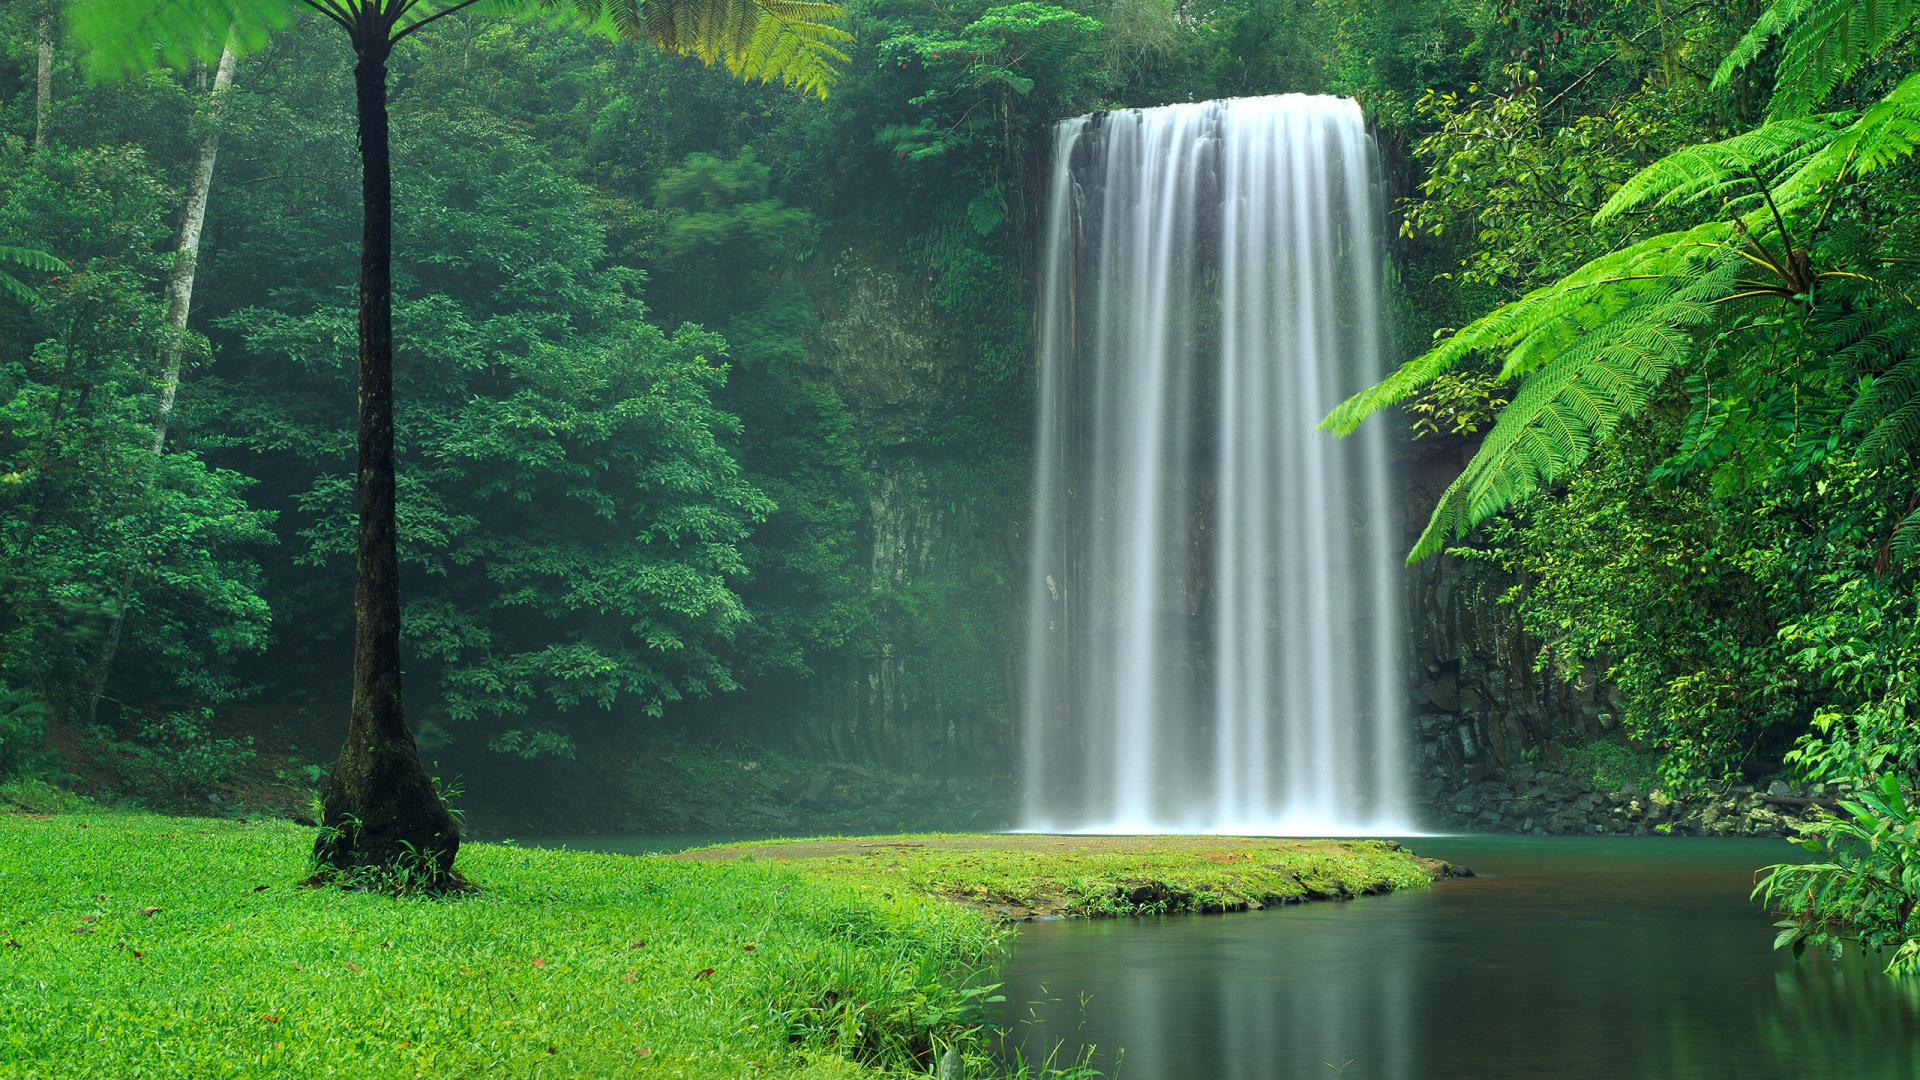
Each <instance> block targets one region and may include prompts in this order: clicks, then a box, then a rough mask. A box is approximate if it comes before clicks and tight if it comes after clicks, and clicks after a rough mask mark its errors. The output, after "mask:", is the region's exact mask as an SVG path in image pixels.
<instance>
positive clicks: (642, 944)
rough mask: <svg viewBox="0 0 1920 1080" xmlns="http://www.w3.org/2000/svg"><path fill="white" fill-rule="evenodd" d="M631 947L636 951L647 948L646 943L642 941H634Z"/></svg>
mask: <svg viewBox="0 0 1920 1080" xmlns="http://www.w3.org/2000/svg"><path fill="white" fill-rule="evenodd" d="M633 947H634V948H636V949H644V948H646V947H647V943H646V942H644V941H636V942H634V943H633Z"/></svg>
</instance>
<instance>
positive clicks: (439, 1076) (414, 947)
mask: <svg viewBox="0 0 1920 1080" xmlns="http://www.w3.org/2000/svg"><path fill="white" fill-rule="evenodd" d="M25 801H28V802H32V801H33V800H32V799H31V798H29V799H26V800H25ZM311 837H312V834H311V831H310V830H304V829H299V828H296V827H294V826H291V825H287V824H283V823H278V822H254V823H240V822H234V821H225V820H213V819H197V818H168V817H159V816H154V815H148V814H135V813H100V812H91V813H90V812H76V808H75V807H72V806H68V807H66V808H65V812H62V813H60V814H57V815H51V816H32V815H28V814H25V813H20V812H14V813H0V1076H5V1077H9V1078H12V1077H35V1078H39V1077H50V1078H51V1077H61V1078H65V1077H113V1078H116V1080H136V1078H161V1077H179V1078H194V1080H204V1078H207V1077H215V1076H218V1077H300V1078H308V1077H333V1076H339V1077H356V1078H359V1077H432V1078H435V1080H447V1078H452V1077H479V1076H488V1077H529V1078H531V1077H540V1078H543V1080H559V1078H562V1077H629V1076H631V1077H643V1076H644V1077H651V1076H660V1077H675V1076H684V1077H751V1076H783V1077H823V1078H824V1077H845V1076H862V1075H873V1074H874V1070H875V1069H876V1068H881V1067H885V1068H888V1069H890V1070H898V1071H909V1070H912V1071H919V1072H924V1071H925V1069H926V1065H925V1064H921V1063H923V1062H926V1061H928V1060H930V1057H931V1052H933V1051H934V1050H935V1048H936V1047H940V1048H944V1046H945V1045H947V1044H948V1043H950V1042H954V1041H957V1042H959V1043H960V1044H962V1045H963V1046H964V1047H965V1048H966V1049H967V1050H968V1052H969V1057H971V1058H973V1059H974V1065H975V1068H974V1069H973V1070H972V1071H971V1073H970V1074H971V1075H980V1072H981V1070H982V1068H983V1067H984V1066H985V1065H986V1062H985V1060H984V1058H983V1057H982V1056H981V1055H982V1054H983V1044H984V1040H983V1038H982V1037H981V1035H980V1033H979V1031H978V1028H977V1024H978V1020H979V1009H978V1008H977V1000H976V998H977V995H976V998H969V997H968V996H967V994H966V993H964V992H963V991H960V990H958V989H955V986H956V983H957V982H958V981H959V980H960V979H961V978H964V976H965V974H966V973H968V972H973V971H978V970H980V969H981V968H982V966H983V965H984V964H986V963H988V962H990V961H991V960H992V959H993V958H994V957H995V956H996V955H997V952H998V950H999V948H1000V946H1001V945H1002V943H1003V941H1004V938H1005V935H1006V931H1005V930H1004V928H1001V927H998V926H996V925H995V924H994V923H993V922H992V921H991V920H990V919H988V918H985V917H983V916H981V915H980V914H978V913H975V912H971V911H967V910H965V909H963V908H960V907H957V906H955V905H952V904H948V903H944V902H942V901H939V900H936V899H932V898H928V897H925V896H921V895H919V894H916V893H912V892H908V891H901V890H875V889H872V888H870V887H867V886H864V885H862V884H859V883H857V882H852V881H841V880H831V879H825V878H820V877H816V876H810V875H805V874H802V873H800V872H798V871H796V870H794V869H792V868H790V867H788V866H785V865H782V864H779V863H775V862H771V861H758V862H745V863H711V862H704V863H703V862H696V861H684V860H674V859H666V858H657V857H646V858H632V857H624V856H609V855H596V854H587V853H579V852H566V851H540V850H521V849H516V848H513V847H506V846H500V845H491V844H474V845H470V846H468V847H466V848H463V849H462V851H461V854H460V866H461V868H462V870H463V871H464V872H465V873H466V874H467V875H468V876H470V877H471V878H472V879H473V880H474V881H475V882H476V883H478V884H479V885H480V886H481V889H482V891H481V892H479V893H478V894H475V895H471V896H466V897H462V898H459V899H454V900H437V901H429V900H395V899H392V898H389V897H386V896H382V895H374V894H368V893H358V892H347V891H342V890H340V889H337V888H308V887H303V886H302V885H300V884H299V882H300V879H301V878H302V877H303V876H304V875H305V872H306V867H305V862H304V855H305V851H306V849H307V847H308V845H309V844H310V843H311ZM889 893H890V895H889ZM148 909H157V910H154V911H152V912H151V913H150V914H143V912H145V911H147V910H148ZM639 941H644V942H645V943H646V944H645V946H644V947H635V943H636V942H639Z"/></svg>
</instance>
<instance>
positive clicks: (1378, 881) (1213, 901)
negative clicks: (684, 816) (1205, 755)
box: [682, 835, 1446, 918]
mask: <svg viewBox="0 0 1920 1080" xmlns="http://www.w3.org/2000/svg"><path fill="white" fill-rule="evenodd" d="M682 857H683V858H686V859H692V860H727V861H731V862H732V865H737V866H752V865H764V864H766V863H769V862H771V863H773V864H775V865H786V866H791V867H795V868H797V869H799V870H800V872H801V873H803V874H805V875H807V876H808V877H809V878H810V879H813V880H818V881H831V882H842V883H846V884H850V885H858V886H864V887H866V888H868V889H870V890H872V891H874V892H877V893H879V894H881V895H882V896H884V897H889V898H891V897H900V896H913V895H934V896H941V897H946V898H948V899H952V900H958V901H961V902H962V903H966V904H971V905H974V906H978V907H981V908H984V909H986V910H988V911H990V912H993V913H996V914H999V915H1002V916H1007V917H1013V918H1022V917H1027V916H1030V915H1070V916H1081V917H1094V918H1099V917H1103V916H1113V915H1142V914H1157V913H1164V912H1185V911H1239V910H1245V909H1247V908H1259V907H1266V906H1269V905H1273V904H1281V903H1291V902H1296V901H1300V900H1310V899H1321V898H1327V897H1349V896H1359V895H1362V894H1365V893H1378V892H1386V891H1390V890H1393V889H1411V888H1424V887H1425V886H1426V885H1427V884H1429V882H1430V881H1431V880H1432V878H1433V877H1435V876H1439V875H1440V874H1443V873H1445V872H1446V868H1445V864H1443V863H1437V862H1435V861H1433V860H1426V859H1419V858H1417V857H1415V856H1413V855H1412V854H1410V853H1409V852H1407V851H1405V850H1403V849H1401V848H1400V847H1399V845H1398V844H1394V843H1391V842H1388V841H1378V840H1291V839H1271V838H1258V839H1249V838H1239V837H1209V836H1150V837H1059V836H1020V835H1014V836H1004V835H1003V836H968V835H953V836H940V835H929V836H903V837H857V838H839V839H833V840H788V841H769V842H765V843H749V844H723V845H719V846H716V847H712V848H704V849H701V850H700V851H695V852H688V853H686V854H685V855H684V856H682Z"/></svg>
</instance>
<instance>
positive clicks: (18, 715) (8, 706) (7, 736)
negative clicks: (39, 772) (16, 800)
mask: <svg viewBox="0 0 1920 1080" xmlns="http://www.w3.org/2000/svg"><path fill="white" fill-rule="evenodd" d="M46 718H47V707H46V705H45V704H43V703H42V702H41V700H40V698H39V696H38V695H36V694H33V693H31V692H29V691H26V690H13V689H6V688H0V780H6V779H8V778H10V777H14V776H19V775H23V774H25V773H26V772H28V771H29V770H31V769H33V768H34V767H36V766H37V765H39V764H40V762H41V761H43V760H44V759H45V757H46V750H47V733H46Z"/></svg>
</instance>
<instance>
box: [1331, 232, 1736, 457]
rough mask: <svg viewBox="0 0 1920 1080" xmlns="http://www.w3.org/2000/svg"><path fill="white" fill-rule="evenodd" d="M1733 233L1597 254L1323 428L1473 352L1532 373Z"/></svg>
mask: <svg viewBox="0 0 1920 1080" xmlns="http://www.w3.org/2000/svg"><path fill="white" fill-rule="evenodd" d="M1734 232H1735V227H1734V226H1733V225H1732V224H1730V223H1726V222H1709V223H1707V224H1704V225H1699V226H1695V227H1694V228H1692V229H1687V230H1684V231H1680V232H1672V233H1662V234H1661V235H1659V236H1654V237H1649V238H1648V239H1646V240H1643V241H1641V242H1640V243H1638V244H1635V245H1633V246H1631V247H1628V248H1625V249H1622V250H1620V251H1617V252H1613V253H1611V254H1608V255H1604V256H1601V257H1600V258H1598V259H1595V260H1593V261H1592V262H1589V263H1587V264H1586V265H1585V266H1582V267H1580V268H1579V269H1578V270H1575V271H1574V272H1572V273H1571V274H1568V275H1567V276H1566V277H1564V278H1561V279H1560V280H1559V281H1556V282H1554V283H1553V284H1551V285H1545V286H1542V287H1540V288H1538V289H1535V290H1533V291H1532V292H1530V293H1528V294H1527V295H1525V296H1523V297H1521V298H1520V299H1518V300H1515V301H1513V302H1511V303H1508V304H1503V305H1501V306H1500V307H1498V308H1496V309H1494V310H1493V311H1492V312H1490V313H1488V314H1487V315H1484V316H1482V317H1480V318H1478V319H1476V320H1474V321H1473V322H1471V323H1469V324H1467V325H1466V326H1465V327H1463V328H1462V329H1461V330H1460V331H1459V332H1458V333H1456V334H1454V335H1453V336H1452V337H1449V338H1447V339H1446V340H1444V341H1442V342H1441V343H1440V344H1439V345H1437V346H1435V347H1434V348H1433V349H1432V350H1431V351H1429V352H1427V353H1425V354H1423V355H1421V356H1418V357H1415V358H1414V359H1412V360H1409V361H1407V362H1406V363H1405V364H1403V365H1401V367H1400V369H1399V370H1398V371H1395V372H1394V373H1393V374H1392V375H1389V376H1387V378H1386V379H1384V380H1383V381H1381V382H1380V383H1379V384H1377V385H1375V386H1373V387H1370V388H1368V389H1366V390H1363V391H1361V392H1360V393H1358V394H1355V395H1354V396H1353V397H1352V398H1349V399H1348V400H1347V401H1345V402H1342V403H1341V404H1340V406H1339V407H1338V408H1336V409H1334V411H1333V412H1332V413H1331V414H1330V415H1329V416H1328V417H1327V418H1326V420H1324V421H1322V423H1321V425H1320V426H1321V427H1322V428H1323V429H1324V430H1327V431H1331V432H1333V433H1335V434H1338V435H1345V434H1348V433H1350V432H1352V431H1353V430H1354V429H1355V428H1357V427H1359V426H1360V423H1361V421H1363V420H1365V419H1366V418H1367V417H1369V416H1371V415H1373V414H1374V413H1376V412H1378V411H1379V410H1381V409H1383V408H1386V407H1387V406H1388V405H1392V404H1395V403H1396V402H1399V401H1401V400H1403V399H1405V398H1407V397H1409V396H1410V395H1412V394H1414V393H1416V392H1418V391H1419V390H1420V388H1421V387H1423V386H1425V385H1427V384H1428V383H1429V382H1432V381H1433V380H1434V379H1435V378H1437V377H1439V376H1440V375H1442V374H1444V373H1446V372H1447V371H1450V370H1452V368H1453V367H1454V366H1455V365H1457V364H1459V363H1460V362H1461V361H1462V360H1464V359H1466V358H1467V357H1469V356H1471V355H1473V354H1475V353H1492V354H1503V355H1504V363H1503V365H1502V369H1501V378H1502V380H1506V379H1511V378H1515V377H1519V376H1524V375H1526V374H1528V373H1530V372H1532V371H1535V370H1537V369H1539V368H1540V367H1541V366H1542V365H1543V364H1545V363H1546V362H1547V361H1549V360H1551V359H1552V358H1553V357H1554V356H1555V355H1556V354H1557V353H1558V352H1559V351H1560V350H1561V349H1563V348H1565V347H1566V346H1567V345H1568V344H1570V343H1571V342H1572V341H1574V340H1575V339H1577V338H1579V337H1581V336H1582V335H1584V334H1586V333H1588V332H1590V331H1591V330H1593V329H1594V328H1595V327H1596V326H1598V325H1599V324H1600V323H1602V322H1604V321H1605V320H1607V319H1609V318H1611V317H1612V316H1613V315H1614V314H1615V313H1616V312H1618V311H1619V310H1621V309H1622V308H1624V307H1625V306H1627V305H1628V304H1629V303H1631V302H1632V301H1633V299H1634V298H1635V297H1636V296H1637V295H1638V294H1639V293H1641V292H1643V291H1645V290H1647V289H1649V288H1653V287H1655V286H1656V285H1657V284H1658V283H1660V282H1661V281H1663V280H1665V279H1666V278H1668V277H1669V276H1671V275H1672V274H1674V273H1676V272H1679V271H1681V270H1683V269H1685V268H1686V267H1687V266H1688V265H1689V260H1690V259H1691V258H1692V257H1693V256H1695V255H1697V254H1699V253H1700V252H1701V251H1703V250H1705V249H1710V248H1719V247H1722V246H1724V245H1725V244H1726V243H1727V241H1728V240H1729V238H1731V237H1732V236H1733V235H1734ZM1509 407H1511V406H1509Z"/></svg>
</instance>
